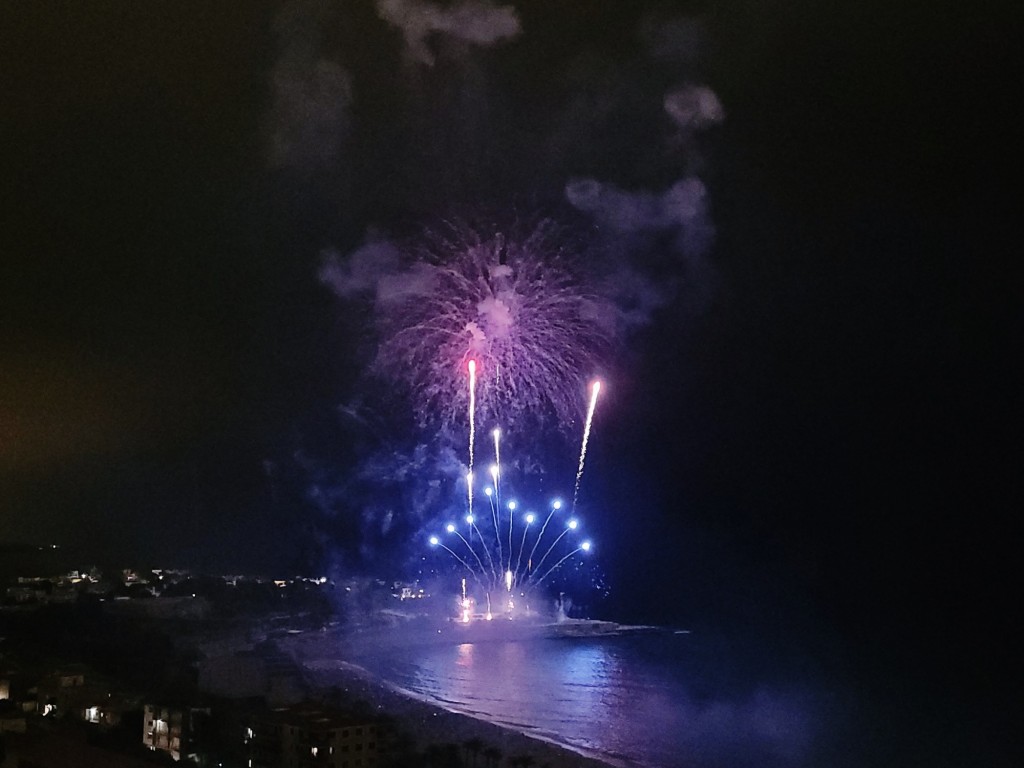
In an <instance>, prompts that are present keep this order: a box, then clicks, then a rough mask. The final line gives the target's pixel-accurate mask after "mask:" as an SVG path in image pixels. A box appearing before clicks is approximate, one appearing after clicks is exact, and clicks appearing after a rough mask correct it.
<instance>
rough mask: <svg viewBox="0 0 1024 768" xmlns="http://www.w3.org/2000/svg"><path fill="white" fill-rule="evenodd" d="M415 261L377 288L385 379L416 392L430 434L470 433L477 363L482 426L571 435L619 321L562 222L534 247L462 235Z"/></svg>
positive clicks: (459, 230)
mask: <svg viewBox="0 0 1024 768" xmlns="http://www.w3.org/2000/svg"><path fill="white" fill-rule="evenodd" d="M404 257H405V259H406V263H405V264H404V265H403V267H402V269H401V270H400V271H398V272H393V273H392V274H390V275H388V276H386V277H384V278H382V279H381V280H380V282H379V283H378V285H377V300H376V304H375V307H376V319H377V324H378V328H379V331H380V335H381V341H380V346H379V349H378V354H377V356H376V359H375V360H374V363H373V372H374V373H375V374H377V375H378V376H381V377H384V378H386V379H389V380H391V381H395V382H400V383H402V384H403V385H405V386H406V387H408V389H409V391H410V392H411V393H412V395H413V397H414V400H415V404H416V409H417V414H418V417H419V420H420V423H421V425H423V426H428V425H434V426H437V427H439V428H441V429H448V428H451V427H455V426H457V425H459V426H461V425H464V423H465V422H466V420H467V407H468V401H469V386H468V362H469V361H470V360H475V361H476V364H477V365H476V408H477V415H478V418H481V419H485V420H488V421H490V422H493V423H501V424H503V425H508V426H518V427H521V428H528V427H544V426H547V425H549V424H550V423H551V420H552V419H553V420H554V423H555V424H556V425H557V426H559V427H560V428H562V429H567V428H568V427H569V426H570V425H571V424H572V423H574V421H575V420H576V419H577V418H578V417H580V416H581V415H582V412H583V409H584V408H585V405H586V383H587V381H588V380H589V378H590V377H592V376H593V375H594V374H595V373H596V372H598V371H600V370H601V369H603V368H604V365H605V362H606V360H607V359H608V356H609V354H610V352H611V351H612V349H613V346H614V340H615V338H616V335H617V334H616V331H617V325H618V314H617V310H616V308H615V305H614V304H613V303H612V302H611V301H610V300H608V299H607V298H605V297H603V296H601V295H599V294H598V293H597V291H596V290H595V287H594V286H595V284H594V283H593V282H592V281H590V280H588V276H587V274H586V272H585V271H584V270H583V266H584V264H583V259H582V254H581V253H580V251H579V249H578V247H577V246H576V244H575V242H573V241H572V240H571V239H566V238H563V237H561V233H560V231H559V230H558V228H557V227H555V226H554V225H553V224H551V223H550V222H542V223H541V224H540V225H538V226H537V227H535V228H534V229H533V230H532V231H531V232H529V233H528V234H527V235H526V236H525V237H523V238H506V237H505V236H504V235H502V234H501V233H494V234H493V235H482V234H480V233H479V232H477V231H476V230H474V229H472V228H470V227H468V226H465V225H450V226H449V228H448V229H447V231H445V232H443V233H438V232H433V231H432V232H428V233H427V235H426V236H425V237H424V238H423V240H422V241H421V242H419V243H418V244H416V245H415V246H414V247H412V248H411V249H408V250H407V251H406V252H405V254H404Z"/></svg>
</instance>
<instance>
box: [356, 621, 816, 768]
mask: <svg viewBox="0 0 1024 768" xmlns="http://www.w3.org/2000/svg"><path fill="white" fill-rule="evenodd" d="M364 661H365V662H366V665H367V666H368V667H370V668H371V669H374V671H376V672H377V673H378V674H381V675H382V676H384V677H386V678H388V679H390V680H391V681H392V682H394V683H396V684H398V685H399V686H401V687H403V688H406V689H408V690H411V691H413V692H415V693H417V694H420V695H423V696H426V697H428V698H431V699H434V700H436V701H438V702H441V703H443V704H445V705H446V706H449V707H451V708H453V709H458V710H460V711H463V712H466V713H469V714H474V715H477V716H481V717H484V718H485V719H488V720H491V721H493V722H498V723H501V724H504V725H509V726H513V727H516V728H518V729H522V730H529V731H533V732H535V733H538V734H541V735H544V736H546V737H548V738H552V739H553V740H556V741H559V742H562V743H566V744H570V745H572V746H575V747H578V748H582V749H585V750H590V751H594V752H598V753H600V754H602V755H605V756H610V757H614V758H617V759H619V760H625V761H627V762H630V763H635V764H638V765H644V766H657V767H658V768H670V767H673V766H695V767H697V768H704V767H706V766H719V765H722V766H724V765H729V766H747V765H749V766H754V765H756V766H779V767H780V768H793V767H794V766H801V765H806V764H810V762H809V761H810V760H811V758H810V750H811V747H812V742H813V737H814V735H815V733H816V731H817V730H818V723H817V720H816V716H817V715H820V714H821V713H820V711H817V710H819V702H817V701H816V699H817V698H818V697H817V695H812V694H811V693H810V692H809V691H808V690H807V688H806V687H802V686H800V685H796V684H786V685H778V684H775V685H768V684H766V683H759V682H757V681H754V682H753V683H751V682H749V681H747V682H745V683H744V684H742V685H738V686H737V685H735V684H733V685H730V684H729V683H728V681H727V678H729V675H728V674H725V675H721V676H719V675H718V674H717V673H715V672H714V671H713V670H711V671H709V669H708V668H707V666H706V661H707V660H706V659H705V660H701V659H698V658H696V657H695V656H694V654H693V653H692V648H690V647H688V646H687V644H686V642H685V641H683V640H681V639H679V638H673V637H672V636H659V637H650V636H648V637H640V636H633V637H618V638H588V639H571V640H566V639H530V640H519V641H507V642H482V643H462V644H458V645H454V644H453V645H430V646H424V647H416V648H406V649H403V651H402V652H401V654H397V655H396V657H395V658H391V659H387V660H385V659H375V660H364ZM816 711H817V712H816Z"/></svg>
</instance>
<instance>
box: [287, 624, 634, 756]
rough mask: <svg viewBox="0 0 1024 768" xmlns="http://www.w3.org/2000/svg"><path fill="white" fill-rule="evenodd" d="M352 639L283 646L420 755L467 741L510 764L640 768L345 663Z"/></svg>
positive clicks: (323, 685)
mask: <svg viewBox="0 0 1024 768" xmlns="http://www.w3.org/2000/svg"><path fill="white" fill-rule="evenodd" d="M350 640H351V638H349V637H347V636H345V635H341V636H339V635H334V634H333V633H330V634H328V635H321V636H319V637H317V636H312V635H305V636H298V637H295V638H289V641H288V642H287V643H286V644H285V643H283V644H282V646H283V650H286V652H288V653H289V655H291V656H292V657H293V658H294V660H295V662H296V663H297V664H298V665H299V666H300V667H301V668H302V670H303V672H304V673H305V675H306V677H307V679H308V682H309V684H310V686H311V687H312V688H314V689H321V690H323V689H327V688H332V687H334V688H338V689H339V690H341V691H343V692H344V693H345V695H346V696H349V697H351V698H352V699H354V700H361V701H364V702H366V703H367V704H368V705H369V706H370V707H371V708H373V709H374V710H375V711H377V712H378V713H379V714H381V715H386V716H389V717H391V718H393V719H394V721H395V725H396V727H397V728H398V730H399V731H400V732H403V733H405V734H406V735H408V736H409V737H410V738H411V739H412V742H413V744H414V746H415V748H416V749H417V750H421V751H422V750H424V749H426V748H428V747H430V746H431V745H443V744H454V745H456V746H457V747H458V748H459V749H460V750H461V749H462V745H463V744H464V743H465V742H467V741H470V740H473V739H476V740H479V742H480V743H482V744H483V748H485V749H486V748H488V747H492V748H496V749H498V750H500V752H501V754H502V755H503V759H505V760H508V759H511V758H515V757H520V756H529V757H530V758H532V759H533V765H536V766H538V768H543V767H544V766H549V768H638V766H637V764H636V763H632V762H630V761H628V760H625V759H622V760H619V759H615V758H614V757H612V756H606V755H598V754H595V753H590V752H587V751H586V750H584V749H581V748H577V747H574V746H572V745H567V744H563V743H560V742H557V741H555V740H554V738H552V737H548V736H546V735H544V734H542V733H537V732H534V731H530V730H521V729H517V728H515V727H514V726H513V725H505V724H498V723H494V722H491V721H489V720H485V719H482V718H480V717H477V716H474V715H472V714H469V713H466V712H462V711H459V710H457V709H452V708H449V707H446V706H445V705H444V704H442V703H440V702H436V701H433V700H431V699H428V698H426V697H422V696H419V695H417V694H415V693H413V692H411V691H408V690H405V689H403V688H400V687H399V686H396V685H394V684H392V683H390V682H388V681H386V680H382V679H380V678H378V677H376V676H375V675H374V674H373V673H371V672H370V671H369V670H367V669H365V668H364V667H361V666H359V665H358V664H355V663H353V662H351V661H349V660H347V659H346V658H344V653H339V649H340V648H344V647H346V646H348V643H349V641H350ZM348 647H350V646H348ZM499 764H500V763H499Z"/></svg>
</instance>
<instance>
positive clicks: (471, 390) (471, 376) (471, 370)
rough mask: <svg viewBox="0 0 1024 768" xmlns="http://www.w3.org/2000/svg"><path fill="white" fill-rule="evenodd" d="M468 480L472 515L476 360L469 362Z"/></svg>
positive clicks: (467, 490)
mask: <svg viewBox="0 0 1024 768" xmlns="http://www.w3.org/2000/svg"><path fill="white" fill-rule="evenodd" d="M468 367H469V479H468V482H467V483H466V493H467V496H468V498H469V514H471V515H472V514H473V443H474V442H475V441H476V360H470V361H469V366H468Z"/></svg>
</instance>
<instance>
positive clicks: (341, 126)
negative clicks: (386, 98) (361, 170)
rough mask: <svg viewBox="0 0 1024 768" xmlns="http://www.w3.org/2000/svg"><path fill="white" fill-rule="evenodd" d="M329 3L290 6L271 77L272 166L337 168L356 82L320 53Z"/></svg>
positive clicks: (281, 26) (269, 154)
mask: <svg viewBox="0 0 1024 768" xmlns="http://www.w3.org/2000/svg"><path fill="white" fill-rule="evenodd" d="M329 13H330V3H327V2H319V1H316V0H314V1H312V2H301V3H295V4H292V5H290V6H287V7H286V8H285V9H284V10H283V11H282V13H281V14H280V15H279V17H278V19H277V23H276V24H275V30H276V32H277V35H278V41H279V45H280V49H281V54H280V56H279V58H278V60H277V64H276V65H275V66H274V68H273V70H272V71H271V74H270V90H271V106H270V112H269V118H268V137H267V139H268V141H267V162H268V164H269V165H270V167H271V168H275V169H291V170H295V171H298V172H302V173H308V172H311V171H314V170H316V169H317V168H319V167H322V166H323V165H324V164H329V163H335V162H337V161H338V160H339V158H340V157H341V154H342V147H343V143H344V139H345V136H346V134H347V133H348V130H349V123H350V117H349V113H350V110H351V106H352V80H351V77H350V76H349V74H348V72H347V71H346V70H345V69H344V68H343V67H342V66H341V65H339V64H337V63H336V62H334V61H331V60H330V59H328V58H326V57H324V56H323V55H322V53H321V50H320V47H321V41H320V37H321V28H322V25H323V24H324V23H325V19H326V18H327V17H328V15H329Z"/></svg>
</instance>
